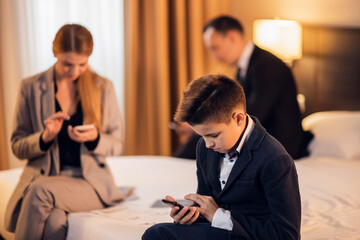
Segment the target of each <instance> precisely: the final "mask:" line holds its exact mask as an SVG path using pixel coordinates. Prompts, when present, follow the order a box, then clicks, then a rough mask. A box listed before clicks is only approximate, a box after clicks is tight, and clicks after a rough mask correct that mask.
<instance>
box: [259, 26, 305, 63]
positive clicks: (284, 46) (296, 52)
mask: <svg viewBox="0 0 360 240" xmlns="http://www.w3.org/2000/svg"><path fill="white" fill-rule="evenodd" d="M301 35H302V31H301V25H300V24H299V23H298V22H296V21H290V20H256V21H255V22H254V43H255V44H256V45H258V46H259V47H261V48H264V49H266V50H268V51H270V52H272V53H273V54H275V55H276V56H278V57H279V58H281V59H282V60H284V61H286V62H291V61H292V60H295V59H299V58H301V55H302V46H301Z"/></svg>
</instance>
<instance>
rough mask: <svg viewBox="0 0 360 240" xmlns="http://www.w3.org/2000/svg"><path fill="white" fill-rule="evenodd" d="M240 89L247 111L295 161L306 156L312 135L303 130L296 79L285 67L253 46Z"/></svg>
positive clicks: (275, 58) (274, 57) (277, 59)
mask: <svg viewBox="0 0 360 240" xmlns="http://www.w3.org/2000/svg"><path fill="white" fill-rule="evenodd" d="M243 87H244V91H245V96H246V101H247V104H246V105H247V112H248V113H249V114H251V115H254V116H256V117H257V118H258V119H259V120H260V122H261V124H262V125H263V126H264V127H265V129H266V130H267V131H268V132H269V133H270V134H271V135H272V136H273V137H275V138H276V139H277V140H279V141H280V142H281V144H282V145H283V146H284V147H285V149H286V150H287V152H288V153H289V154H290V155H291V156H292V157H293V158H294V159H297V158H300V157H303V156H306V155H308V151H307V145H308V143H309V142H310V140H311V139H312V137H313V136H312V134H311V133H310V132H304V131H303V129H302V125H301V113H300V109H299V105H298V103H297V92H296V85H295V80H294V77H293V75H292V73H291V71H290V69H289V68H288V67H287V66H286V64H285V63H284V62H282V61H281V60H280V59H279V58H277V57H276V56H274V55H273V54H271V53H269V52H267V51H265V50H263V49H261V48H259V47H257V46H255V48H254V51H253V53H252V55H251V58H250V62H249V66H248V70H247V73H246V78H245V84H243Z"/></svg>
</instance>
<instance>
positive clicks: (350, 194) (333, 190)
mask: <svg viewBox="0 0 360 240" xmlns="http://www.w3.org/2000/svg"><path fill="white" fill-rule="evenodd" d="M108 163H109V166H110V168H111V171H112V173H113V176H114V179H115V182H116V184H117V185H118V186H120V187H135V191H134V194H133V195H132V196H131V197H129V198H128V199H127V200H125V201H124V202H122V203H121V204H119V205H117V206H114V207H111V208H107V209H104V210H96V211H92V212H80V213H71V214H70V215H69V229H68V235H67V239H69V240H74V239H76V240H81V239H87V240H89V239H90V240H91V239H127V240H132V239H137V240H138V239H140V238H141V235H142V234H143V232H144V231H145V230H146V229H147V228H148V227H149V226H151V225H153V224H155V223H159V222H172V219H171V218H170V217H169V208H168V207H167V206H166V205H161V204H158V205H157V206H158V207H153V205H154V203H156V202H157V201H158V200H160V199H161V198H163V197H164V196H165V195H167V194H170V195H172V196H173V197H174V198H176V199H183V196H184V195H185V194H187V193H190V192H195V191H196V165H195V161H192V160H185V159H177V158H172V157H158V156H122V157H111V158H108ZM295 163H296V167H297V171H298V175H299V184H300V192H301V201H302V226H301V234H302V239H305V240H307V239H309V240H312V239H314V240H315V239H317V240H319V239H327V240H328V239H339V240H340V239H341V240H343V239H360V174H359V173H360V161H359V160H349V159H339V158H331V157H312V158H304V159H301V160H298V161H296V162H295ZM20 173H21V169H14V170H6V171H0V192H1V202H0V203H1V206H0V214H1V216H0V217H1V220H0V223H1V224H2V225H1V234H2V235H3V236H4V237H5V238H9V239H11V238H12V236H11V235H9V234H8V233H6V232H5V231H4V228H3V217H4V216H3V214H4V210H5V204H6V202H7V200H8V198H9V197H10V194H11V191H12V189H13V188H14V187H15V184H16V181H17V179H18V178H19V175H20ZM155 205H156V204H155ZM159 206H160V207H159Z"/></svg>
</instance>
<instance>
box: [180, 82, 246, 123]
mask: <svg viewBox="0 0 360 240" xmlns="http://www.w3.org/2000/svg"><path fill="white" fill-rule="evenodd" d="M236 107H242V108H243V109H244V111H245V112H246V100H245V94H244V90H243V88H242V87H241V85H240V84H239V83H238V82H236V81H234V80H232V79H230V78H228V77H227V76H225V75H205V76H202V77H200V78H198V79H196V80H194V81H192V82H191V83H190V84H189V85H188V87H187V89H186V90H185V92H184V94H183V98H182V99H181V102H180V104H179V105H178V107H177V110H176V113H175V117H174V120H175V121H176V122H188V123H189V124H190V125H197V124H202V123H206V122H210V121H215V122H218V123H220V122H223V123H226V124H227V123H229V122H230V119H231V114H232V111H233V110H234V109H235V108H236Z"/></svg>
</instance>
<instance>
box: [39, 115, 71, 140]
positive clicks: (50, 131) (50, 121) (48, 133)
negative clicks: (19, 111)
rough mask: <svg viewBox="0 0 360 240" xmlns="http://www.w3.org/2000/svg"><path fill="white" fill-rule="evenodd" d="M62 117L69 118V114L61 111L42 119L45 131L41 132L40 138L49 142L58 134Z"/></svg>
mask: <svg viewBox="0 0 360 240" xmlns="http://www.w3.org/2000/svg"><path fill="white" fill-rule="evenodd" d="M64 119H65V120H69V119H70V116H69V115H67V114H65V113H63V112H57V113H54V114H53V115H51V116H50V117H49V118H47V119H46V120H45V121H44V124H45V131H44V132H43V134H42V136H41V138H42V140H43V141H44V142H45V143H48V142H51V141H52V140H54V138H55V137H56V136H57V135H58V133H59V132H60V130H61V127H62V124H63V122H64Z"/></svg>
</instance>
